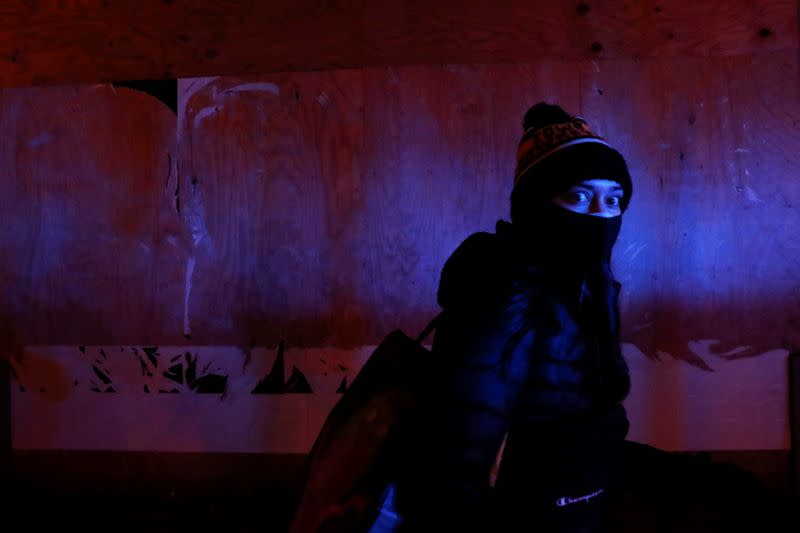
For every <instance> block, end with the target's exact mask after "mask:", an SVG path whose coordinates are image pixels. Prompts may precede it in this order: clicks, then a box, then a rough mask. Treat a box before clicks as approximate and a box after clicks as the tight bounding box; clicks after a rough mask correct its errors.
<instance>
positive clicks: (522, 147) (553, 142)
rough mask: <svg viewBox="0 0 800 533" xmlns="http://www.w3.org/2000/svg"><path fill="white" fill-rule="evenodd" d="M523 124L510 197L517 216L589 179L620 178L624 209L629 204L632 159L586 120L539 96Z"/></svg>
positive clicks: (514, 213)
mask: <svg viewBox="0 0 800 533" xmlns="http://www.w3.org/2000/svg"><path fill="white" fill-rule="evenodd" d="M522 125H523V135H522V138H521V139H520V142H519V146H518V149H517V166H516V171H515V172H514V192H513V193H512V197H511V218H512V221H514V219H515V218H517V219H519V218H521V217H524V211H527V210H529V209H535V208H536V207H537V205H541V204H542V203H550V202H551V200H552V198H553V197H554V196H556V195H557V194H560V193H561V192H564V191H566V190H567V189H569V188H570V187H572V186H573V185H575V184H576V183H580V182H581V181H585V180H590V179H608V180H612V181H616V182H618V183H619V184H620V185H621V186H622V189H623V192H624V196H623V198H622V200H621V203H620V205H621V208H622V211H623V212H624V211H625V210H626V209H627V207H628V204H629V203H630V199H631V194H632V192H633V185H632V182H631V176H630V173H629V172H628V165H627V164H626V162H625V159H624V158H623V157H622V155H621V154H620V153H619V152H618V151H617V150H615V149H614V148H612V147H611V145H609V143H608V142H607V141H606V140H605V139H603V138H602V137H600V136H599V135H597V134H595V133H594V132H593V131H592V130H591V128H590V127H589V125H588V124H587V122H586V121H585V120H583V119H582V118H580V117H575V116H572V115H570V114H568V113H567V112H566V111H564V110H563V109H562V108H561V107H559V106H557V105H552V104H547V103H544V102H540V103H538V104H536V105H534V106H533V107H531V108H530V109H529V110H528V111H527V113H525V117H524V119H523V124H522Z"/></svg>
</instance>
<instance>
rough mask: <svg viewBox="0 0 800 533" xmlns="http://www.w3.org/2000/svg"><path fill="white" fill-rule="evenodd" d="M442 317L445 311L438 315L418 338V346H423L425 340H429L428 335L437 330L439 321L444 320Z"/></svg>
mask: <svg viewBox="0 0 800 533" xmlns="http://www.w3.org/2000/svg"><path fill="white" fill-rule="evenodd" d="M442 315H444V311H442V312H441V313H439V314H438V315H436V318H434V319H433V320H431V322H430V324H428V325H427V326H425V329H423V330H422V333H420V334H419V337H417V343H418V344H422V343H423V342H425V339H427V338H428V335H430V334H431V332H432V331H433V330H435V329H436V326H437V325H438V324H439V321H440V320H441V319H442Z"/></svg>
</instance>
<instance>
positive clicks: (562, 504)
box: [556, 489, 605, 507]
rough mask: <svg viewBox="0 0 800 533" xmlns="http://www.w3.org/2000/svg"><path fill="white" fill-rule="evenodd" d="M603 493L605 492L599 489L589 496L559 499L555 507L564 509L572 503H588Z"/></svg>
mask: <svg viewBox="0 0 800 533" xmlns="http://www.w3.org/2000/svg"><path fill="white" fill-rule="evenodd" d="M603 492H605V490H604V489H600V490H598V491H596V492H592V493H591V494H587V495H585V496H578V497H577V498H569V497H564V498H559V499H557V500H556V505H557V506H559V507H566V506H567V505H571V504H573V503H580V502H588V501H589V500H591V499H592V498H596V497H597V496H600V495H601V494H603Z"/></svg>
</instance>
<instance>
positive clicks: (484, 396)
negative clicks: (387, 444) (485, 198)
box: [394, 103, 632, 532]
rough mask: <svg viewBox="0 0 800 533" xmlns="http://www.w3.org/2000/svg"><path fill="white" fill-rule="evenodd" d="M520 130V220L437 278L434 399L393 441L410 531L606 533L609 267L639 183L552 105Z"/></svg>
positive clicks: (470, 243)
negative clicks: (634, 183)
mask: <svg viewBox="0 0 800 533" xmlns="http://www.w3.org/2000/svg"><path fill="white" fill-rule="evenodd" d="M523 128H524V134H523V136H522V139H521V141H520V144H519V149H518V153H517V169H516V173H515V174H516V175H515V186H514V190H513V193H512V195H511V223H508V222H504V221H500V222H498V224H497V228H496V233H494V234H488V233H478V234H475V235H473V236H471V237H469V238H468V239H467V240H466V241H465V242H464V243H463V244H462V245H461V246H460V247H459V248H458V249H457V250H456V251H455V253H454V254H453V255H452V256H451V257H450V259H449V260H448V261H447V263H446V265H445V267H444V269H443V271H442V276H441V283H440V287H439V294H438V299H439V303H440V304H441V306H442V307H443V309H444V313H443V315H442V318H441V320H440V322H439V324H438V327H437V333H436V337H435V339H434V343H433V352H434V357H433V362H432V367H431V368H430V369H429V370H428V375H427V379H426V384H425V390H426V395H425V397H426V401H425V402H423V404H424V409H423V410H422V411H423V412H420V413H419V415H418V416H417V417H416V418H415V420H417V421H419V425H415V427H414V428H409V430H408V431H406V432H405V434H406V437H404V439H403V440H402V443H401V446H400V450H401V452H400V453H401V454H402V455H403V457H404V458H405V460H404V461H403V462H402V466H401V468H399V469H398V474H397V483H396V492H395V494H394V506H395V508H396V509H397V511H398V512H399V516H401V517H402V524H401V525H400V529H401V530H402V531H412V532H417V531H444V530H448V531H459V530H461V531H464V530H468V531H560V532H589V531H600V530H601V528H602V527H603V524H604V520H605V516H606V514H607V509H608V502H609V500H610V494H611V493H612V492H613V490H614V487H615V484H616V482H617V472H618V470H619V467H620V452H621V446H622V443H623V441H624V439H625V436H626V434H627V431H628V421H627V417H626V414H625V409H624V408H623V406H622V400H623V399H624V398H625V397H626V395H627V394H628V391H629V388H630V382H629V376H628V369H627V366H626V364H625V361H624V360H623V358H622V356H621V353H620V348H619V339H618V334H619V328H618V311H617V296H618V291H619V284H618V283H617V282H616V281H615V280H614V277H613V275H612V273H611V268H610V260H611V250H612V247H613V246H614V243H615V241H616V238H617V235H618V233H619V230H620V225H621V221H622V214H623V213H624V212H625V210H626V208H627V206H628V204H629V202H630V198H631V192H632V185H631V178H630V175H629V172H628V168H627V165H626V163H625V160H624V158H623V157H622V156H621V155H620V154H619V152H617V151H616V150H615V149H613V148H612V147H611V146H610V145H609V144H608V143H607V142H606V141H604V140H603V139H602V138H600V137H599V136H597V135H595V134H594V133H593V132H592V131H591V130H590V128H589V127H588V125H587V123H586V122H585V121H583V120H582V119H579V118H575V117H572V116H570V115H569V114H567V113H566V112H565V111H564V110H563V109H561V108H560V107H558V106H554V105H548V104H545V103H539V104H537V105H535V106H533V107H532V108H531V109H530V110H529V111H528V112H527V113H526V115H525V117H524V120H523ZM503 444H505V445H504V451H503V460H502V463H501V466H500V468H499V472H498V475H497V480H496V485H495V487H494V488H493V487H492V486H491V485H490V482H489V478H490V471H491V469H492V466H493V464H494V462H495V459H496V457H497V455H498V451H499V450H500V448H501V445H503Z"/></svg>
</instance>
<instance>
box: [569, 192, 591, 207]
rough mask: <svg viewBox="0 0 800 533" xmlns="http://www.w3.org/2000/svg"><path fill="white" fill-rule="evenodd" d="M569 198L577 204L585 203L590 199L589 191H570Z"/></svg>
mask: <svg viewBox="0 0 800 533" xmlns="http://www.w3.org/2000/svg"><path fill="white" fill-rule="evenodd" d="M569 199H570V200H572V201H573V202H575V203H577V204H584V203H586V202H588V201H589V193H588V192H586V191H570V193H569Z"/></svg>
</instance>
